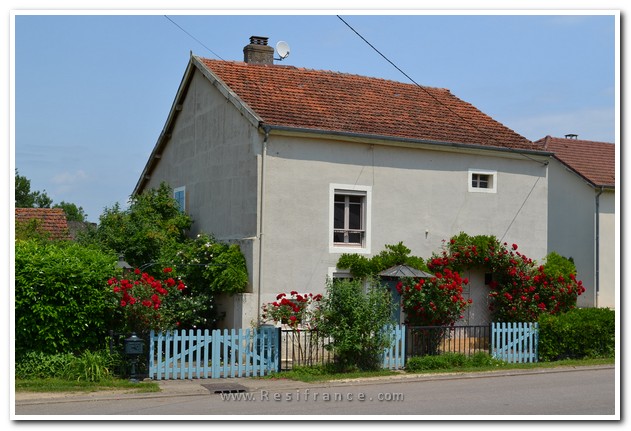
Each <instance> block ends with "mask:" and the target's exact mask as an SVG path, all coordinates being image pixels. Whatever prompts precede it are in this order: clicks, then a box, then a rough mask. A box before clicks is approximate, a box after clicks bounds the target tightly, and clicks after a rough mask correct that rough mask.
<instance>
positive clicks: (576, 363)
mask: <svg viewBox="0 0 631 431" xmlns="http://www.w3.org/2000/svg"><path fill="white" fill-rule="evenodd" d="M614 363H615V359H614V358H598V359H567V360H562V361H555V362H535V363H523V364H509V363H505V362H501V363H500V362H499V361H498V362H494V363H493V364H490V365H488V364H484V365H478V366H475V365H470V364H466V365H462V366H457V365H451V366H445V367H440V368H434V369H423V370H404V371H403V372H406V373H408V374H438V373H441V374H444V373H463V372H466V373H470V372H485V371H497V370H518V369H538V368H539V369H543V368H557V367H580V366H595V365H609V364H611V365H613V364H614ZM401 373H402V371H392V370H378V371H356V372H347V373H336V372H334V371H332V369H331V368H330V367H326V366H321V365H318V366H312V367H296V368H294V369H292V370H288V371H282V372H279V373H272V374H270V375H268V376H264V377H259V378H260V379H286V380H297V381H300V382H305V383H312V382H323V381H330V380H344V379H358V378H366V377H382V376H394V375H401Z"/></svg>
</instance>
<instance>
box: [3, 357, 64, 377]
mask: <svg viewBox="0 0 631 431" xmlns="http://www.w3.org/2000/svg"><path fill="white" fill-rule="evenodd" d="M73 361H74V356H73V355H72V354H70V353H58V354H46V353H42V352H28V353H25V354H24V355H22V356H21V357H20V358H16V361H15V377H16V378H18V379H46V378H51V377H60V376H65V375H66V373H67V370H68V369H69V368H70V366H71V364H72V362H73Z"/></svg>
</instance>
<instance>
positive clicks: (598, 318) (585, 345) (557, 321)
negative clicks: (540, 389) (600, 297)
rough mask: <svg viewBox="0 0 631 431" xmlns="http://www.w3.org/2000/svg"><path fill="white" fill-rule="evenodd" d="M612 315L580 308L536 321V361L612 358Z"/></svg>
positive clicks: (612, 313)
mask: <svg viewBox="0 0 631 431" xmlns="http://www.w3.org/2000/svg"><path fill="white" fill-rule="evenodd" d="M615 330H616V325H615V312H614V311H613V310H610V309H608V308H582V309H575V310H571V311H569V312H567V313H564V314H559V315H554V316H551V315H542V316H541V317H540V318H539V360H541V361H556V360H560V359H581V358H598V357H611V356H613V355H615Z"/></svg>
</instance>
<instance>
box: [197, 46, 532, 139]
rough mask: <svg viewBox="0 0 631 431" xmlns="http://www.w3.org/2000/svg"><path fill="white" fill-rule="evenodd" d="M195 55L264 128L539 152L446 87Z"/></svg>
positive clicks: (519, 136) (521, 137)
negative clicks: (423, 85)
mask: <svg viewBox="0 0 631 431" xmlns="http://www.w3.org/2000/svg"><path fill="white" fill-rule="evenodd" d="M196 58H197V59H198V60H199V61H200V62H201V63H202V64H203V65H204V67H206V68H207V69H209V70H210V71H212V73H214V74H215V75H216V76H217V77H219V78H220V80H222V81H223V82H224V83H225V84H226V85H227V86H228V87H229V88H230V89H231V90H232V91H234V93H236V94H237V95H238V97H239V98H240V99H241V100H242V101H244V102H245V103H246V104H247V105H248V106H249V107H250V108H251V109H252V110H253V111H254V112H256V114H257V115H258V116H259V117H260V118H262V120H263V122H264V123H267V124H269V125H271V126H283V127H289V128H298V129H312V130H319V131H332V132H342V133H351V134H361V135H373V136H376V137H388V138H403V139H412V140H423V141H430V142H445V143H458V144H470V145H482V146H491V147H503V148H511V149H527V150H540V148H538V147H535V146H534V145H533V143H532V142H531V141H530V140H528V139H526V138H524V137H523V136H521V135H519V134H517V133H516V132H514V131H513V130H511V129H509V128H508V127H506V126H504V125H503V124H501V123H499V122H497V121H495V120H494V119H492V118H491V117H489V116H488V115H486V114H484V113H482V112H481V111H479V110H478V109H477V108H475V107H474V106H473V105H471V104H469V103H467V102H464V101H462V100H460V99H458V98H457V97H455V96H454V95H453V94H451V92H450V91H449V90H447V89H441V88H431V87H419V86H417V85H413V84H404V83H400V82H395V81H389V80H385V79H379V78H370V77H365V76H359V75H352V74H345V73H338V72H330V71H321V70H310V69H304V68H297V67H293V66H279V65H257V64H247V63H244V62H233V61H220V60H210V59H204V58H199V57H196Z"/></svg>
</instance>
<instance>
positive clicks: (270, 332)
mask: <svg viewBox="0 0 631 431" xmlns="http://www.w3.org/2000/svg"><path fill="white" fill-rule="evenodd" d="M385 330H386V331H389V332H391V340H392V343H391V345H390V347H389V348H386V349H385V350H384V352H383V367H384V368H389V369H399V368H403V367H404V366H405V327H404V326H390V327H386V329H385ZM280 334H281V331H280V330H279V328H274V327H263V328H260V329H259V330H258V331H257V330H252V329H238V330H237V329H232V330H227V329H224V330H223V331H221V330H214V331H212V332H209V331H208V330H204V331H201V330H192V329H191V330H189V331H167V332H159V333H156V332H155V331H151V333H150V337H149V378H151V379H155V380H168V379H174V380H177V379H208V378H222V377H252V376H264V375H267V374H269V373H271V372H273V371H280V361H281V357H280V356H281V351H282V350H281V345H280V339H281V337H280Z"/></svg>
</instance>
